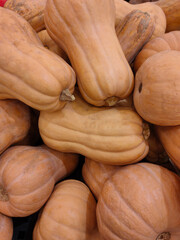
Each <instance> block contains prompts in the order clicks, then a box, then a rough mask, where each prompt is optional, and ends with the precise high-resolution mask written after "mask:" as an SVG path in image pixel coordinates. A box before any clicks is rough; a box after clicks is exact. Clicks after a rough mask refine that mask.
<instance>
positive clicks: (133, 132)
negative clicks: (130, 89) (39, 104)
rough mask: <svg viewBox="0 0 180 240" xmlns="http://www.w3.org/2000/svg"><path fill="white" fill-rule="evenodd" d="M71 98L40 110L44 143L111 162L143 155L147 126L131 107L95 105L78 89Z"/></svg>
mask: <svg viewBox="0 0 180 240" xmlns="http://www.w3.org/2000/svg"><path fill="white" fill-rule="evenodd" d="M75 98H76V99H75V101H73V102H69V103H67V104H66V106H65V107H64V108H63V109H61V110H60V111H56V112H51V113H50V112H45V111H43V112H41V113H40V117H39V131H40V135H41V137H42V140H43V142H44V143H45V144H46V145H47V146H49V147H50V148H52V149H55V150H58V151H62V152H74V153H80V154H82V155H84V156H86V157H88V158H90V159H93V160H96V161H100V162H102V163H107V164H112V165H124V164H128V163H132V162H138V161H140V160H141V159H143V158H144V157H145V156H146V155H147V153H148V150H149V147H148V143H147V138H148V136H149V131H148V127H147V125H144V124H143V121H142V119H141V118H140V117H139V115H138V114H137V113H136V112H135V111H134V110H133V109H132V108H127V107H113V108H112V107H101V108H99V107H95V106H92V105H90V104H88V103H87V102H86V101H85V100H84V99H83V98H82V97H81V95H80V94H79V92H78V91H75Z"/></svg>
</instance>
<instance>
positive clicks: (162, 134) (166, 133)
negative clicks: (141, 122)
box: [155, 125, 180, 169]
mask: <svg viewBox="0 0 180 240" xmlns="http://www.w3.org/2000/svg"><path fill="white" fill-rule="evenodd" d="M155 129H156V132H157V135H158V137H159V139H160V141H161V143H162V145H163V147H164V148H165V150H166V152H167V154H168V155H169V157H170V158H171V160H172V161H173V162H174V163H175V165H176V166H177V167H178V168H179V169H180V125H178V126H169V127H166V126H163V127H161V126H155Z"/></svg>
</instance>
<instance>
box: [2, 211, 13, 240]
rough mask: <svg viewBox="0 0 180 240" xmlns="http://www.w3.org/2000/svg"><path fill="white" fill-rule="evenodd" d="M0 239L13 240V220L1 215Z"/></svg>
mask: <svg viewBox="0 0 180 240" xmlns="http://www.w3.org/2000/svg"><path fill="white" fill-rule="evenodd" d="M0 237H1V240H12V237H13V221H12V218H10V217H7V216H5V215H4V214H2V213H0Z"/></svg>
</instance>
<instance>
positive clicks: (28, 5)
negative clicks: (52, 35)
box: [4, 0, 46, 32]
mask: <svg viewBox="0 0 180 240" xmlns="http://www.w3.org/2000/svg"><path fill="white" fill-rule="evenodd" d="M45 5H46V0H38V1H37V0H30V1H29V0H7V1H6V3H5V4H4V7H5V8H8V9H10V10H12V11H14V12H16V13H18V14H19V15H21V16H22V17H23V18H25V19H26V20H27V21H28V22H29V23H30V24H31V26H32V27H33V28H34V29H35V30H36V31H37V32H38V31H40V30H42V29H44V28H45V25H44V8H45Z"/></svg>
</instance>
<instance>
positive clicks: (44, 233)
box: [33, 179, 98, 240]
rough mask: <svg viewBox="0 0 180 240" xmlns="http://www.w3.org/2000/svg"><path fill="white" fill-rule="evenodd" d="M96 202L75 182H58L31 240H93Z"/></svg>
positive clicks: (84, 187)
mask: <svg viewBox="0 0 180 240" xmlns="http://www.w3.org/2000/svg"><path fill="white" fill-rule="evenodd" d="M97 235H98V232H97V224H96V201H95V199H94V197H93V195H92V193H91V192H90V190H89V189H88V187H87V186H86V185H85V184H84V183H82V182H80V181H78V180H73V179H69V180H65V181H62V182H60V183H58V184H57V185H56V186H55V189H54V191H53V193H52V195H51V197H50V198H49V200H48V201H47V203H46V205H45V206H44V208H43V209H42V210H41V212H40V214H39V217H38V220H37V222H36V225H35V228H34V231H33V240H49V239H51V240H56V239H63V240H70V239H71V240H90V239H92V240H96V239H98V238H96V237H97Z"/></svg>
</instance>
